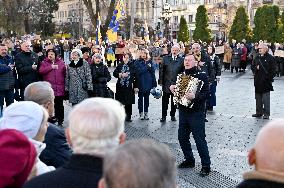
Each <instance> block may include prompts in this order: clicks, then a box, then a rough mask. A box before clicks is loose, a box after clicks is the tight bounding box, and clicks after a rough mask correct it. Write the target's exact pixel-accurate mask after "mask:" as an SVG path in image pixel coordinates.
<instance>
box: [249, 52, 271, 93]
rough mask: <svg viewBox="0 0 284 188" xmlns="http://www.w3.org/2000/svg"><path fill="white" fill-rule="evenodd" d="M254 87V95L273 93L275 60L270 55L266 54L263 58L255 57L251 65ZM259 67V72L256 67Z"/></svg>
mask: <svg viewBox="0 0 284 188" xmlns="http://www.w3.org/2000/svg"><path fill="white" fill-rule="evenodd" d="M253 66H254V68H253V69H254V70H255V74H254V87H255V92H256V93H266V92H269V91H273V86H272V82H273V78H274V76H275V74H276V66H275V59H274V57H273V56H272V55H270V54H268V53H266V54H264V55H263V56H260V55H259V56H257V57H256V58H255V63H254V64H253ZM258 66H259V70H258V69H257V67H258Z"/></svg>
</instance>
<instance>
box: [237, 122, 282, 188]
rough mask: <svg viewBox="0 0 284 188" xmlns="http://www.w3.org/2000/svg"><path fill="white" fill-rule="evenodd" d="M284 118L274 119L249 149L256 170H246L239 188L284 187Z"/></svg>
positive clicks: (250, 160)
mask: <svg viewBox="0 0 284 188" xmlns="http://www.w3.org/2000/svg"><path fill="white" fill-rule="evenodd" d="M283 134H284V119H278V120H274V121H272V122H270V123H268V124H267V125H265V126H264V127H263V128H262V129H261V130H260V131H259V133H258V135H257V138H256V142H255V144H254V146H253V148H252V149H251V150H250V151H249V154H248V161H249V165H251V166H252V165H253V166H254V168H255V169H254V170H253V171H250V172H246V173H245V174H244V175H243V177H244V181H242V182H241V183H240V184H239V185H238V186H237V188H282V187H284V175H283V174H284V137H283Z"/></svg>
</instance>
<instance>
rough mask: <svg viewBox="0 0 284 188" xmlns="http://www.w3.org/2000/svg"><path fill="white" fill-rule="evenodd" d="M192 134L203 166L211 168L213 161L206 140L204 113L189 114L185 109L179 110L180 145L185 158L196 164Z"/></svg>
mask: <svg viewBox="0 0 284 188" xmlns="http://www.w3.org/2000/svg"><path fill="white" fill-rule="evenodd" d="M190 133H192V135H193V138H194V140H195V143H196V147H197V150H198V153H199V156H200V158H201V164H202V166H206V167H209V166H210V164H211V161H210V157H209V151H208V146H207V142H206V140H205V137H206V135H205V121H204V112H188V111H185V110H183V109H179V129H178V140H179V144H180V147H181V149H182V152H183V154H184V158H185V159H186V160H189V161H192V162H194V161H195V159H194V156H193V153H192V148H191V144H190Z"/></svg>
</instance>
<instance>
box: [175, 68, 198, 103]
mask: <svg viewBox="0 0 284 188" xmlns="http://www.w3.org/2000/svg"><path fill="white" fill-rule="evenodd" d="M202 86H203V81H201V80H199V79H198V78H195V77H193V76H190V75H186V74H184V73H183V74H179V75H178V76H177V81H176V92H175V94H174V98H173V99H174V103H175V104H176V105H177V104H179V105H183V106H186V107H189V108H192V106H193V104H194V103H193V101H190V100H188V99H187V98H186V97H185V94H186V93H188V92H192V93H194V94H195V95H196V93H197V92H199V91H200V90H201V88H202Z"/></svg>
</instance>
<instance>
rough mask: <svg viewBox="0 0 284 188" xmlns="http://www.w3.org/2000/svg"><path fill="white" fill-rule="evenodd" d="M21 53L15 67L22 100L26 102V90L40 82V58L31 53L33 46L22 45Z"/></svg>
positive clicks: (24, 43) (17, 57)
mask: <svg viewBox="0 0 284 188" xmlns="http://www.w3.org/2000/svg"><path fill="white" fill-rule="evenodd" d="M21 50H22V51H21V52H20V53H18V54H17V55H16V57H15V66H16V69H17V73H18V79H19V86H20V98H21V100H24V91H25V88H26V87H27V86H28V85H29V84H30V83H33V82H36V81H38V80H39V76H38V73H37V70H38V66H37V65H38V56H37V55H36V53H34V52H32V51H31V44H30V43H29V42H23V43H22V44H21Z"/></svg>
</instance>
